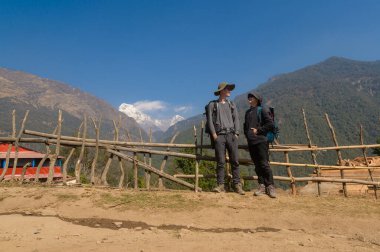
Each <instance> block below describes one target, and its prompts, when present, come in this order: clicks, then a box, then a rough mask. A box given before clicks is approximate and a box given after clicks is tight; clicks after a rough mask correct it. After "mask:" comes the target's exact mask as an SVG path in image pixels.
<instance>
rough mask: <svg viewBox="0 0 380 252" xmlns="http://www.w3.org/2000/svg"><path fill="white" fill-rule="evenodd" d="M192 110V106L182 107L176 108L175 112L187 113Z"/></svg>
mask: <svg viewBox="0 0 380 252" xmlns="http://www.w3.org/2000/svg"><path fill="white" fill-rule="evenodd" d="M191 109H192V107H191V106H181V107H176V108H174V111H175V112H177V113H178V112H182V113H186V112H188V111H190V110H191Z"/></svg>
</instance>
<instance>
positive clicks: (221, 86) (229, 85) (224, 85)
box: [214, 82, 235, 96]
mask: <svg viewBox="0 0 380 252" xmlns="http://www.w3.org/2000/svg"><path fill="white" fill-rule="evenodd" d="M225 88H228V89H229V90H230V91H232V90H234V89H235V84H233V83H227V82H221V83H219V85H218V90H216V91H215V92H214V95H215V96H218V95H219V94H220V91H222V90H223V89H225Z"/></svg>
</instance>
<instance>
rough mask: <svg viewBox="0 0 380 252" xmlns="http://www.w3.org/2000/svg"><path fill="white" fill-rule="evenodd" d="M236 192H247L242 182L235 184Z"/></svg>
mask: <svg viewBox="0 0 380 252" xmlns="http://www.w3.org/2000/svg"><path fill="white" fill-rule="evenodd" d="M233 189H234V192H236V193H237V194H240V195H245V192H244V191H243V186H242V185H241V183H237V184H234V185H233Z"/></svg>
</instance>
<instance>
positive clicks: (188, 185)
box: [107, 149, 202, 191]
mask: <svg viewBox="0 0 380 252" xmlns="http://www.w3.org/2000/svg"><path fill="white" fill-rule="evenodd" d="M107 151H108V152H110V153H112V154H114V155H116V156H119V157H121V158H123V159H125V160H128V161H130V162H135V163H136V164H137V165H139V166H141V167H143V168H144V169H145V170H149V171H151V172H153V173H155V174H157V175H160V176H162V177H164V178H166V179H169V180H171V181H173V182H176V183H178V184H180V185H183V186H186V187H188V188H190V189H195V188H194V185H192V184H190V183H188V182H186V181H183V180H181V179H178V178H175V177H174V176H171V175H169V174H166V173H164V172H161V171H160V170H158V169H156V168H154V167H152V166H149V165H147V164H145V163H143V162H140V161H138V160H136V159H135V158H133V157H131V156H128V155H126V154H122V153H120V152H118V151H114V150H111V149H107ZM201 190H202V189H201V188H198V191H201Z"/></svg>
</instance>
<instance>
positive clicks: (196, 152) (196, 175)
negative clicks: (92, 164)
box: [194, 125, 199, 193]
mask: <svg viewBox="0 0 380 252" xmlns="http://www.w3.org/2000/svg"><path fill="white" fill-rule="evenodd" d="M194 144H195V146H198V138H197V128H196V127H195V125H194ZM195 156H196V158H195V186H194V189H195V192H196V193H197V192H198V185H199V177H198V175H199V160H198V148H197V147H195Z"/></svg>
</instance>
